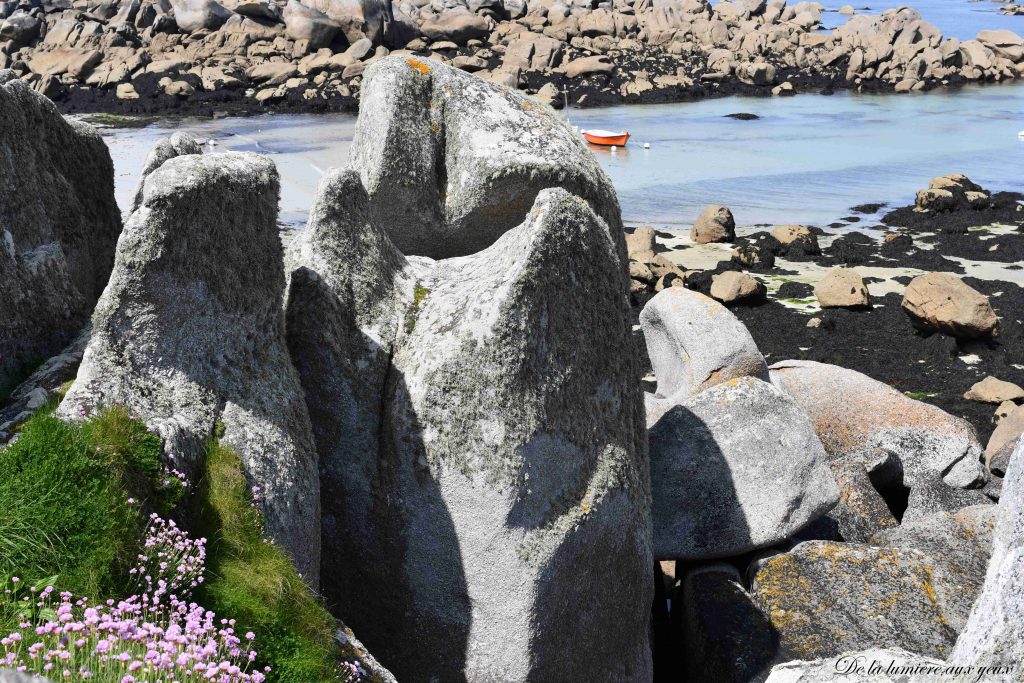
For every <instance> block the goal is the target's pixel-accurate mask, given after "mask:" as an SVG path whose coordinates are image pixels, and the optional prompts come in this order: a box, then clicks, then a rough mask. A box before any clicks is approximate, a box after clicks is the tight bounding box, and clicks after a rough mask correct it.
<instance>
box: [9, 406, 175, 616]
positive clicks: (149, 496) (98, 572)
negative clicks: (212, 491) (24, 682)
mask: <svg viewBox="0 0 1024 683" xmlns="http://www.w3.org/2000/svg"><path fill="white" fill-rule="evenodd" d="M159 454H160V439H159V437H157V436H156V435H155V434H152V433H150V432H148V431H147V430H146V428H145V426H144V425H143V424H142V423H141V422H139V421H137V420H133V419H131V417H130V416H129V415H128V413H127V411H125V410H124V409H123V408H121V407H114V408H110V409H107V410H104V411H103V412H102V413H100V414H99V415H97V416H95V417H94V418H92V419H91V420H89V421H87V422H84V423H82V424H78V425H69V424H65V423H64V422H62V421H61V420H59V419H57V418H56V417H55V416H54V415H53V406H52V405H50V406H47V407H46V408H44V409H42V410H41V411H39V412H38V413H36V415H34V416H33V417H32V418H31V419H29V420H28V421H27V422H26V423H25V424H24V425H22V427H21V430H20V433H19V436H18V440H17V441H16V442H14V443H13V444H11V445H10V446H8V447H6V448H3V449H0V472H2V473H3V475H2V476H0V577H10V576H18V577H19V578H21V579H22V580H23V581H25V582H26V583H28V584H29V585H32V584H34V583H36V582H38V581H45V580H48V579H51V578H52V577H56V584H55V585H57V586H58V588H59V589H60V590H68V591H72V592H74V593H75V594H76V595H91V596H97V595H120V594H122V593H123V592H124V590H125V588H126V587H127V585H128V584H129V577H128V574H127V571H128V569H129V568H130V566H131V563H132V562H133V561H134V559H135V555H136V553H137V552H138V549H139V542H140V538H141V534H142V530H143V528H144V521H145V520H144V513H143V505H141V504H139V503H135V504H132V503H129V502H128V501H129V498H136V499H137V500H139V501H143V502H145V503H146V504H147V507H150V508H151V509H154V510H157V511H164V510H166V509H168V508H169V507H171V506H173V505H174V503H175V502H176V500H177V499H179V498H180V497H181V492H182V490H181V486H180V484H179V483H178V482H177V480H175V479H173V478H172V479H171V480H170V481H169V482H168V483H165V480H164V477H163V476H162V474H161V467H160V460H159ZM10 618H11V615H3V614H0V624H6V622H7V620H8V619H10Z"/></svg>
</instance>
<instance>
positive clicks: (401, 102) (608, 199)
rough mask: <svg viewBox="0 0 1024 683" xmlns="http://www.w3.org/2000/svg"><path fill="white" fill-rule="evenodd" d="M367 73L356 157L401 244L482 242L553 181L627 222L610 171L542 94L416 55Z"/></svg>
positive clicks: (468, 249)
mask: <svg viewBox="0 0 1024 683" xmlns="http://www.w3.org/2000/svg"><path fill="white" fill-rule="evenodd" d="M365 79H366V80H365V81H364V84H363V90H362V96H361V105H360V108H359V110H360V115H359V120H358V121H357V123H356V134H355V139H354V141H353V143H352V153H351V157H350V159H351V160H350V163H351V165H352V168H353V169H355V170H357V171H358V172H359V175H360V178H361V179H362V182H363V186H364V187H366V190H367V192H368V193H369V196H370V215H371V217H372V219H373V222H374V223H375V224H377V225H379V226H380V227H381V228H382V229H383V230H384V231H385V232H386V233H387V234H388V235H389V236H390V237H391V239H392V241H393V242H394V243H395V246H397V247H398V248H399V250H401V251H402V252H403V253H404V254H406V255H424V256H430V257H432V258H446V257H450V256H460V255H464V254H471V253H473V252H476V251H479V250H481V249H483V248H485V247H487V246H488V245H490V244H492V243H494V241H495V240H497V239H498V238H499V237H500V236H501V235H502V234H503V233H504V232H506V231H507V230H509V229H511V228H513V227H515V226H517V225H519V224H520V223H521V222H522V221H523V219H524V218H525V217H526V213H527V211H529V209H530V207H531V206H532V205H533V201H534V199H535V198H536V196H537V193H538V192H540V191H541V190H542V189H544V188H548V187H562V188H565V189H566V190H568V191H569V192H571V193H573V194H575V195H577V196H580V197H582V198H583V199H585V200H587V201H588V202H589V203H590V204H591V206H592V208H593V209H594V210H595V211H596V212H597V213H598V215H599V216H600V217H601V218H602V219H603V220H604V221H605V223H607V225H608V228H609V230H611V231H613V232H621V230H622V220H621V217H620V214H619V204H618V200H617V199H616V196H615V190H614V188H613V187H612V184H611V181H610V180H609V179H608V177H607V176H606V175H605V174H604V171H602V170H601V167H600V165H599V164H598V163H597V161H596V160H595V159H594V155H593V154H591V153H590V152H589V151H588V150H587V149H586V148H585V146H584V145H583V143H582V142H581V141H580V138H579V136H578V135H577V134H575V133H573V131H572V129H571V128H569V126H568V124H566V123H565V121H563V120H562V119H560V118H559V117H558V116H557V115H556V114H555V113H554V111H552V110H551V109H549V108H548V107H546V106H544V105H543V104H540V103H538V102H537V101H536V100H533V99H530V98H527V97H525V96H523V95H521V94H519V93H517V92H515V91H513V90H510V89H508V88H505V87H504V86H501V85H498V84H495V83H492V82H490V81H485V80H483V79H482V78H476V77H475V76H471V75H470V74H467V73H466V72H464V71H461V70H459V69H454V68H452V67H449V66H445V65H443V64H439V63H437V62H433V61H430V60H420V59H417V58H414V57H389V58H386V59H382V60H380V61H379V62H376V63H375V64H373V65H372V66H371V67H370V68H368V69H367V70H366V73H365ZM624 254H625V251H624V250H623V255H624Z"/></svg>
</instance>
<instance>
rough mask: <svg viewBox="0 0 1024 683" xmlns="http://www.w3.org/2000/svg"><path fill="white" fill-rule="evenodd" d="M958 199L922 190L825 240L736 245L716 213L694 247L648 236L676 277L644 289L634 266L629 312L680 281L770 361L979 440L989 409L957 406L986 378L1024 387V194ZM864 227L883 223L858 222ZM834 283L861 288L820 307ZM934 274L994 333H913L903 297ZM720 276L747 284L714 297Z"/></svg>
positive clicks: (752, 237) (783, 238) (863, 209)
mask: <svg viewBox="0 0 1024 683" xmlns="http://www.w3.org/2000/svg"><path fill="white" fill-rule="evenodd" d="M949 178H954V179H956V182H963V181H960V180H959V179H960V178H962V176H947V177H945V178H937V179H936V181H935V182H933V185H943V184H945V185H946V186H952V185H951V184H950V182H949V180H948V179H949ZM966 182H968V183H969V181H966ZM968 187H972V188H977V186H976V185H974V184H973V183H972V184H970V185H969V186H968ZM954 190H956V191H959V193H960V195H959V197H960V200H961V201H953V193H951V192H949V191H948V190H942V189H939V190H938V191H936V189H935V188H928V189H926V190H922V191H921V192H920V193H919V197H918V199H919V201H918V203H917V204H916V205H911V206H907V207H900V208H896V209H891V210H886V209H885V208H884V206H883V205H879V204H867V205H863V206H858V207H853V208H852V209H851V215H850V216H849V217H848V218H847V219H846V222H843V223H836V224H832V225H831V226H826V227H829V228H830V231H828V232H826V231H825V230H823V229H822V228H819V227H813V226H812V227H810V228H808V227H804V226H789V227H785V226H783V227H780V228H776V229H775V230H773V231H772V232H770V233H769V232H767V231H765V230H763V229H759V228H749V229H746V230H740V231H739V234H738V235H737V231H736V229H735V227H734V223H733V219H732V214H731V212H728V209H725V208H724V207H710V208H709V210H708V211H705V213H704V214H702V216H701V217H700V218H698V220H697V222H696V224H695V228H694V232H693V233H692V234H691V235H685V234H680V233H676V232H666V231H660V230H659V231H657V232H654V233H652V234H653V237H654V240H655V244H656V247H655V248H656V252H657V255H658V256H659V257H660V258H661V259H663V261H662V268H663V270H658V269H657V268H656V267H653V266H652V269H653V270H655V271H657V273H658V275H659V276H664V275H665V274H666V273H669V272H671V275H669V276H668V277H667V278H665V279H664V280H659V279H658V278H649V279H646V280H644V279H638V273H640V272H641V271H640V269H639V268H634V272H633V277H634V284H635V285H636V286H635V287H634V294H633V299H634V303H635V304H636V305H637V306H642V305H643V303H645V302H646V301H647V300H648V299H649V297H651V296H652V295H653V294H654V293H655V291H656V290H660V289H662V288H664V287H666V286H671V285H672V284H676V283H678V284H682V283H683V282H684V281H685V283H686V285H685V286H686V287H689V288H692V289H694V290H696V291H699V292H702V293H704V294H708V295H710V296H712V297H716V298H720V299H726V300H728V305H729V306H730V309H731V310H732V312H733V313H734V314H735V315H736V316H737V317H738V318H739V319H740V320H742V321H743V323H744V324H745V325H746V326H747V328H748V329H749V330H750V333H751V335H753V338H754V339H755V341H756V342H757V344H758V346H759V348H760V349H761V350H762V351H763V352H764V354H765V357H766V358H768V359H769V360H772V359H783V358H800V359H806V360H813V361H819V362H825V363H832V364H836V365H842V366H844V367H848V368H851V369H854V370H857V371H859V372H863V373H864V374H866V375H869V376H871V377H875V378H877V379H880V380H882V381H884V382H886V383H887V384H889V385H891V386H893V387H895V388H897V389H899V390H900V391H903V392H905V393H907V394H908V395H911V396H914V397H916V398H918V399H919V400H921V401H924V402H926V403H930V404H932V405H935V406H937V407H939V408H941V409H943V410H944V411H946V412H948V413H950V414H953V415H957V416H960V417H963V418H964V419H966V420H968V421H969V422H970V423H971V424H972V425H973V427H974V428H975V430H976V431H977V433H978V435H979V438H981V440H982V441H983V442H984V441H987V440H988V438H989V436H990V435H991V433H992V432H993V430H994V429H995V426H996V423H997V418H998V411H997V410H996V406H995V405H990V404H987V403H985V402H979V401H977V400H973V399H970V398H966V397H965V394H966V393H968V392H969V390H970V388H971V386H972V385H974V384H975V383H976V382H978V381H980V380H982V379H983V378H984V377H986V376H990V375H991V376H996V377H998V378H1000V379H1002V380H1006V381H1009V382H1012V383H1015V384H1018V385H1021V386H1024V325H1022V322H1021V321H1024V269H1022V266H1021V264H1022V263H1024V206H1022V204H1021V202H1022V201H1024V195H1022V194H1018V193H1010V192H1004V193H996V194H992V195H990V194H989V193H987V192H984V191H981V188H977V189H976V190H967V191H968V192H975V193H977V194H976V195H975V197H976V199H975V204H974V205H973V206H972V205H971V203H970V202H969V201H968V200H967V199H966V193H965V191H964V190H963V189H962V188H959V187H954ZM946 195H948V199H947V197H946ZM926 207H930V208H926ZM871 215H877V216H880V217H881V220H880V222H877V223H874V222H869V221H863V220H862V218H867V217H870V216H871ZM836 228H842V229H843V232H841V233H839V232H836ZM638 230H639V231H640V232H643V230H642V229H635V230H634V235H635V234H637V231H638ZM698 233H699V236H698ZM633 239H634V241H636V240H637V238H633ZM701 240H707V241H705V242H704V243H701ZM787 242H788V243H787ZM639 258H640V259H641V260H643V259H647V258H650V257H647V256H640V257H639ZM634 263H636V261H635V260H634ZM669 267H674V270H671V271H669V270H668V268H669ZM836 271H841V272H843V273H847V274H849V275H850V276H852V278H853V280H854V281H855V284H856V283H860V284H857V285H856V286H859V287H861V288H863V290H862V292H861V293H860V294H858V295H856V296H853V297H849V296H847V297H846V298H844V299H841V300H840V301H838V302H835V301H827V300H826V301H825V302H824V303H823V298H822V297H823V294H822V292H821V291H820V290H818V289H816V288H818V287H820V285H821V283H822V282H823V281H825V280H826V278H828V277H829V275H830V274H833V273H834V272H836ZM934 271H941V272H946V273H951V274H954V275H956V276H958V277H959V278H962V280H963V282H964V283H965V284H966V285H967V286H969V287H970V288H972V289H974V290H976V291H977V292H979V293H980V294H981V295H983V296H984V297H986V298H987V300H988V301H990V302H991V306H992V308H993V309H994V310H995V312H996V314H997V315H998V317H999V319H1000V323H999V329H998V333H997V334H996V335H994V336H989V335H984V336H983V337H982V338H980V339H979V338H970V337H961V338H959V339H958V338H957V337H956V336H950V335H948V334H943V333H941V332H938V331H936V330H934V329H932V330H927V329H925V330H921V329H918V328H916V327H915V325H914V324H913V322H912V320H911V318H910V317H909V316H908V314H907V313H906V311H905V310H904V309H903V306H902V301H903V297H904V295H905V292H906V289H907V286H908V285H909V284H910V283H911V282H912V280H913V279H914V278H915V277H917V276H920V275H923V274H925V273H928V272H934ZM723 275H725V276H727V277H729V278H733V279H739V278H740V277H742V279H743V284H737V285H734V286H732V288H731V289H730V288H726V287H725V285H724V284H723V282H724V281H723V282H720V283H719V288H718V290H716V289H715V287H714V284H713V283H714V282H715V281H716V280H717V279H719V278H720V277H721V276H723ZM648 283H650V284H648ZM826 295H827V294H826Z"/></svg>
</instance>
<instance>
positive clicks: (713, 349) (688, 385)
mask: <svg viewBox="0 0 1024 683" xmlns="http://www.w3.org/2000/svg"><path fill="white" fill-rule="evenodd" d="M640 327H641V329H642V330H643V333H644V342H645V343H646V345H647V355H648V356H649V357H650V360H651V366H652V367H653V369H654V375H655V377H657V379H658V390H657V393H656V394H654V395H653V396H650V395H649V396H648V397H647V402H648V407H647V424H648V426H650V425H652V424H654V422H656V421H657V419H658V418H659V417H660V416H661V414H662V413H663V412H664V411H665V410H667V409H669V408H671V407H672V406H673V405H675V404H677V403H680V402H683V401H686V400H687V399H688V398H689V397H691V396H693V395H695V394H697V393H699V392H701V391H703V390H704V389H707V388H709V387H713V386H715V385H716V384H721V383H722V382H727V381H728V380H731V379H736V378H738V377H756V378H757V379H763V380H765V381H767V380H768V366H767V365H766V364H765V362H764V356H762V355H761V352H760V351H759V350H758V348H757V344H755V343H754V338H753V337H751V336H750V332H749V331H748V330H747V328H746V326H744V324H743V323H742V322H740V320H739V318H737V317H736V316H735V315H733V314H732V313H731V312H730V311H729V310H728V309H727V308H726V307H725V306H723V305H722V304H720V303H718V302H717V301H715V300H714V299H712V298H710V297H707V296H704V295H703V294H700V293H699V292H695V291H693V290H692V289H686V288H684V287H670V288H668V289H664V290H662V291H661V292H660V293H659V294H658V295H657V296H655V297H654V298H653V299H651V300H650V301H648V302H647V305H646V306H644V309H643V310H642V311H641V312H640Z"/></svg>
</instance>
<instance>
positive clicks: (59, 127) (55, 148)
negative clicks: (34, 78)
mask: <svg viewBox="0 0 1024 683" xmlns="http://www.w3.org/2000/svg"><path fill="white" fill-rule="evenodd" d="M0 177H2V178H3V182H0V311H3V313H2V314H0V386H2V385H5V384H7V383H8V381H11V380H13V379H16V376H17V375H18V374H19V373H20V372H22V371H23V370H25V369H27V366H29V365H31V364H34V363H37V362H41V361H43V360H45V359H46V358H49V357H50V356H53V355H55V354H57V353H58V352H60V350H61V349H63V348H64V347H65V346H66V345H67V344H68V343H69V342H70V341H71V340H72V339H74V337H75V335H76V334H78V332H79V331H80V330H81V328H82V326H83V325H84V324H85V323H86V322H87V321H88V320H89V313H90V312H91V311H92V307H93V305H94V304H95V303H96V299H97V298H98V297H99V295H100V293H101V292H102V291H103V287H104V286H105V285H106V283H107V278H108V277H109V275H110V269H111V267H112V266H113V263H114V245H115V243H116V242H117V236H118V233H120V231H121V215H120V212H119V211H118V208H117V204H116V203H115V201H114V167H113V163H112V162H111V160H110V153H109V152H108V151H107V147H106V145H105V144H104V143H103V140H102V139H101V138H100V136H99V134H98V133H97V132H96V131H95V130H94V129H93V128H92V127H90V126H88V125H85V124H83V123H77V122H73V121H67V120H65V119H64V117H62V116H61V115H60V114H59V113H58V112H57V109H56V107H54V106H53V103H51V102H50V101H49V100H47V99H46V98H44V97H42V96H41V95H39V94H37V93H35V92H33V91H32V89H31V88H30V87H29V86H28V84H27V83H26V82H25V81H23V80H21V79H19V78H17V77H16V76H15V75H14V73H13V72H11V71H0Z"/></svg>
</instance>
